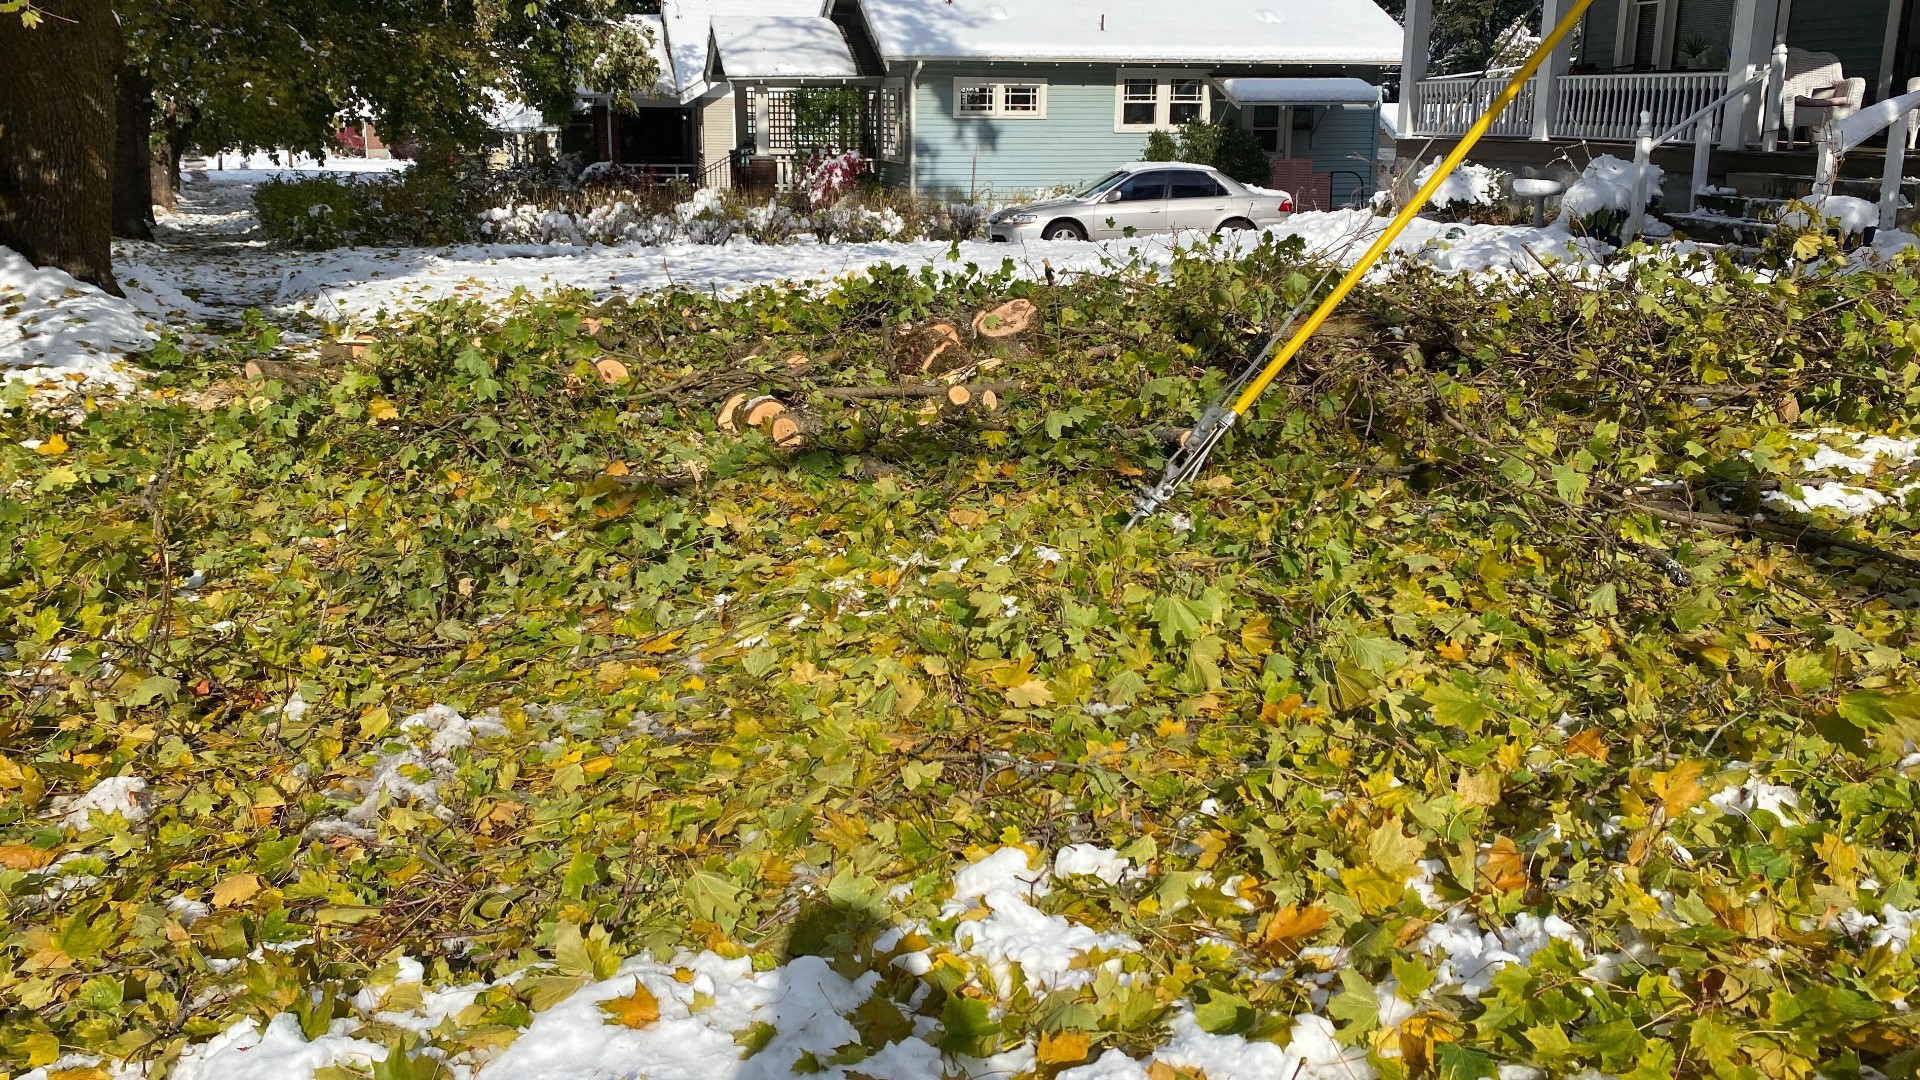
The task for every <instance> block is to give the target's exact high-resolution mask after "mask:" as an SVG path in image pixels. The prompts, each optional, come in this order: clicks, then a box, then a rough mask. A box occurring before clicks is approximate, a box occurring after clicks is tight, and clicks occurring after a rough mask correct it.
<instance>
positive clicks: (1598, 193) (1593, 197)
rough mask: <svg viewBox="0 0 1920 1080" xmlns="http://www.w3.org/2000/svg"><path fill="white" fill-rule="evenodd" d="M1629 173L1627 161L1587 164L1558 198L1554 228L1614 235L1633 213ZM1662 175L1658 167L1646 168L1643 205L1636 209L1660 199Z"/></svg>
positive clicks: (1604, 158)
mask: <svg viewBox="0 0 1920 1080" xmlns="http://www.w3.org/2000/svg"><path fill="white" fill-rule="evenodd" d="M1633 173H1634V165H1633V162H1631V161H1624V160H1622V159H1620V158H1617V157H1614V156H1613V155H1612V154H1601V155H1600V156H1598V157H1596V158H1594V159H1593V160H1592V161H1590V162H1588V163H1587V167H1586V169H1585V170H1584V171H1582V173H1581V174H1580V179H1578V180H1576V181H1574V182H1573V184H1572V186H1570V187H1568V188H1567V192H1566V194H1565V195H1563V196H1561V199H1560V218H1559V220H1558V221H1557V222H1556V224H1557V225H1559V226H1560V227H1561V228H1579V229H1581V230H1583V231H1585V232H1589V233H1601V234H1612V233H1617V232H1618V230H1619V228H1620V226H1621V225H1623V224H1625V223H1626V220H1627V218H1628V217H1629V216H1630V214H1631V213H1632V211H1633V209H1634V206H1633ZM1664 175H1665V174H1664V173H1663V172H1662V171H1661V169H1660V167H1659V166H1658V165H1651V164H1650V165H1648V166H1647V203H1646V204H1643V205H1642V206H1641V207H1639V209H1642V210H1644V209H1646V206H1647V205H1650V204H1651V203H1652V202H1653V201H1654V200H1656V199H1658V198H1659V197H1660V181H1661V178H1662V177H1663V176H1664Z"/></svg>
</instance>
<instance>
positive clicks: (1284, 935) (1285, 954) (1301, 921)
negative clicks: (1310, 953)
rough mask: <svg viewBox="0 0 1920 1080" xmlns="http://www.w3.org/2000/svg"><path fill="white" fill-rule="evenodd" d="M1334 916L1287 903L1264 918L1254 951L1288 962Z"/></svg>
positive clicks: (1316, 908) (1321, 909)
mask: <svg viewBox="0 0 1920 1080" xmlns="http://www.w3.org/2000/svg"><path fill="white" fill-rule="evenodd" d="M1332 919H1333V913H1332V912H1330V911H1328V910H1327V909H1326V908H1323V907H1304V908H1303V907H1300V906H1299V905H1297V904H1288V905H1287V906H1286V907H1283V908H1281V909H1280V910H1278V911H1276V912H1274V913H1273V914H1272V915H1269V916H1268V917H1267V925H1266V926H1264V927H1262V928H1261V930H1260V940H1259V941H1258V942H1256V943H1255V944H1254V950H1255V951H1256V952H1259V953H1261V954H1263V955H1265V956H1269V957H1274V958H1277V959H1281V960H1290V959H1292V958H1293V957H1295V956H1298V955H1299V954H1300V949H1301V947H1302V946H1303V945H1305V944H1306V943H1307V941H1308V939H1310V938H1312V937H1313V936H1314V935H1315V934H1318V933H1319V932H1320V931H1322V930H1325V929H1326V928H1327V923H1328V922H1330V921H1332Z"/></svg>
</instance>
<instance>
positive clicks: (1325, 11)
mask: <svg viewBox="0 0 1920 1080" xmlns="http://www.w3.org/2000/svg"><path fill="white" fill-rule="evenodd" d="M736 10H737V9H736ZM815 12H816V13H815V14H812V15H804V16H801V15H793V14H790V13H788V12H782V13H781V14H779V15H774V14H771V13H769V14H767V15H765V16H750V15H734V16H730V17H727V18H724V19H720V18H716V19H714V20H712V25H711V27H710V34H709V37H708V42H707V46H708V53H707V61H706V67H705V70H704V71H703V72H701V76H702V81H703V82H704V83H705V84H706V85H710V86H725V87H728V88H729V90H730V93H729V96H730V98H731V102H732V104H733V107H734V110H735V116H734V123H733V125H732V128H733V131H734V133H735V134H736V140H735V141H736V150H735V154H736V156H737V157H739V158H741V159H750V160H752V161H754V162H757V163H758V165H759V166H760V167H763V171H762V172H761V173H760V174H759V175H761V176H763V177H764V176H768V175H777V176H779V177H782V178H785V177H788V176H790V174H791V170H792V167H793V161H794V158H795V157H796V156H797V155H799V154H803V153H804V152H805V151H806V150H807V149H809V147H807V146H805V145H803V144H804V143H806V142H808V141H810V140H809V137H808V133H807V132H806V131H805V130H801V129H805V128H807V126H808V124H809V123H817V115H818V114H819V112H820V108H819V106H818V102H819V101H820V100H821V99H822V97H823V95H822V94H821V91H823V90H831V91H837V92H838V93H837V94H834V95H827V97H828V98H830V99H831V100H841V101H847V100H854V101H856V102H857V103H858V105H859V107H858V108H855V109H852V110H849V111H848V113H847V114H846V115H847V120H846V126H847V128H848V130H847V132H846V134H845V136H844V137H843V138H840V139H836V140H834V141H836V142H839V143H841V144H842V146H843V148H848V149H859V150H861V151H862V152H864V153H865V154H866V155H867V156H869V157H870V158H873V159H874V160H875V161H877V162H878V167H879V169H880V171H881V172H882V174H883V175H884V176H885V177H886V178H887V179H888V180H890V181H891V182H893V183H896V184H899V185H901V186H905V187H909V188H911V189H912V190H914V191H915V192H917V193H921V194H926V195H933V196H983V195H994V196H999V197H1008V196H1018V195H1024V194H1027V193H1030V192H1033V191H1035V190H1039V189H1050V188H1056V187H1060V186H1062V185H1071V184H1078V183H1081V182H1083V181H1088V180H1092V179H1095V178H1097V177H1099V176H1100V175H1102V174H1103V173H1105V172H1107V171H1108V170H1109V169H1111V168H1112V167H1113V166H1115V165H1118V164H1121V163H1124V162H1128V161H1134V160H1138V159H1139V158H1140V157H1141V156H1142V152H1143V151H1144V149H1145V147H1146V143H1147V139H1148V137H1149V136H1150V135H1151V134H1152V133H1153V132H1155V131H1166V130H1173V129H1176V128H1178V127H1179V126H1180V125H1182V124H1185V123H1189V122H1192V121H1216V122H1222V123H1229V124H1236V125H1239V126H1242V127H1245V128H1247V129H1249V130H1251V131H1252V132H1253V133H1254V134H1255V135H1256V136H1257V137H1258V139H1259V141H1260V144H1261V146H1262V147H1263V148H1264V149H1265V150H1266V151H1267V153H1268V155H1269V156H1270V157H1271V158H1272V159H1273V160H1274V162H1275V175H1276V177H1284V178H1287V184H1286V186H1288V187H1289V188H1290V189H1293V190H1296V194H1297V195H1302V196H1305V198H1304V199H1303V202H1304V203H1306V204H1307V205H1312V204H1313V203H1314V202H1316V201H1326V202H1330V203H1331V204H1332V205H1344V204H1347V203H1350V202H1354V201H1358V200H1362V199H1365V198H1366V197H1367V196H1369V195H1371V194H1372V192H1373V191H1374V189H1375V187H1376V185H1377V181H1376V168H1377V164H1378V163H1379V162H1380V160H1381V150H1382V149H1383V148H1384V149H1390V147H1383V146H1382V142H1383V140H1382V136H1381V124H1380V110H1381V105H1380V93H1379V90H1378V86H1379V83H1380V76H1381V74H1382V71H1383V69H1384V68H1387V67H1390V66H1394V65H1397V64H1398V63H1399V62H1400V59H1401V44H1402V35H1401V28H1400V26H1399V24H1398V23H1396V22H1395V21H1394V20H1393V19H1392V18H1391V17H1390V16H1388V15H1387V14H1386V13H1385V12H1383V11H1382V10H1381V9H1380V8H1379V7H1377V6H1376V5H1375V4H1374V3H1373V2H1372V0H1226V2H1218V0H1205V2H1200V3H1186V4H1178V3H1169V2H1167V0H822V2H821V4H820V6H818V7H817V8H816V9H815ZM676 44H677V46H678V45H679V44H680V43H676ZM676 51H678V48H676ZM796 106H798V109H797V110H796ZM809 118H815V119H812V120H810V119H809ZM811 141H817V136H816V137H815V138H814V139H813V140H811ZM706 171H707V172H711V171H712V166H711V165H708V166H707V169H706ZM1301 178H1306V182H1305V183H1302V180H1301ZM1302 188H1304V189H1306V190H1300V189H1302ZM1315 190H1317V191H1318V195H1315V194H1314V191H1315Z"/></svg>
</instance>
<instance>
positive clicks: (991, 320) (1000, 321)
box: [973, 300, 1040, 340]
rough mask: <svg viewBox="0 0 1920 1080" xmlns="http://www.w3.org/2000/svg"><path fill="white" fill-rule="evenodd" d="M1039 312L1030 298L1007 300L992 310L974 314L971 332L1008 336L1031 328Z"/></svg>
mask: <svg viewBox="0 0 1920 1080" xmlns="http://www.w3.org/2000/svg"><path fill="white" fill-rule="evenodd" d="M1039 314H1040V309H1039V308H1037V307H1035V306H1034V304H1033V301H1031V300H1009V301H1007V302H1006V303H1004V304H1001V305H1000V306H999V307H997V308H994V309H993V310H992V311H983V312H981V313H980V314H978V315H975V316H974V317H973V332H974V335H975V336H976V337H983V338H989V339H996V340H997V339H999V338H1010V337H1013V336H1015V335H1016V334H1023V333H1025V332H1026V331H1027V330H1029V329H1031V328H1032V326H1033V323H1034V319H1035V318H1037V317H1038V316H1039Z"/></svg>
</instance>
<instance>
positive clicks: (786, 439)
mask: <svg viewBox="0 0 1920 1080" xmlns="http://www.w3.org/2000/svg"><path fill="white" fill-rule="evenodd" d="M819 432H820V421H819V420H817V419H815V418H814V417H811V416H808V415H807V414H805V413H796V412H784V413H781V414H780V415H779V416H776V417H774V418H773V422H772V423H770V424H768V425H767V437H768V438H770V439H772V440H773V445H775V446H777V447H779V448H780V449H782V450H798V449H800V448H801V447H803V446H805V445H806V444H807V443H808V441H809V440H811V438H812V437H813V436H814V435H817V434H819Z"/></svg>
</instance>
